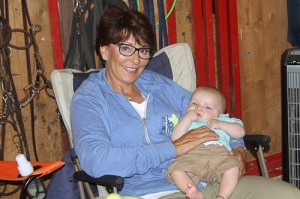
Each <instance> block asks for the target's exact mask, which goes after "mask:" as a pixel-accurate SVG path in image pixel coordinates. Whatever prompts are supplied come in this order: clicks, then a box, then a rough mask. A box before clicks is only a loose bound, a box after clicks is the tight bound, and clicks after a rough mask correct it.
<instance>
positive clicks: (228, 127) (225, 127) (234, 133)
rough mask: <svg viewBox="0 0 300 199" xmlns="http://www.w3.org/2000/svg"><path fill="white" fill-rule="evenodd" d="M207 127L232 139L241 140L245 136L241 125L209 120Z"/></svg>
mask: <svg viewBox="0 0 300 199" xmlns="http://www.w3.org/2000/svg"><path fill="white" fill-rule="evenodd" d="M208 125H209V126H210V127H211V128H214V129H220V130H222V131H224V132H226V133H227V134H228V135H230V136H231V137H233V138H242V137H244V136H245V129H244V127H243V126H242V125H240V124H238V123H236V122H233V123H232V122H225V121H220V120H217V119H211V120H209V121H208Z"/></svg>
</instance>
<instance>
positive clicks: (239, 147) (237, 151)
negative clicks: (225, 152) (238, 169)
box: [229, 138, 247, 173]
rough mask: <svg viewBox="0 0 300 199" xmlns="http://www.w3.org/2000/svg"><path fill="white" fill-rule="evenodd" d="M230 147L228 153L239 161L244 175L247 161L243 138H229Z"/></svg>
mask: <svg viewBox="0 0 300 199" xmlns="http://www.w3.org/2000/svg"><path fill="white" fill-rule="evenodd" d="M229 142H230V147H231V148H232V151H231V152H230V153H229V154H230V155H234V156H236V157H237V158H238V160H239V161H240V164H241V165H242V167H243V168H244V170H243V171H242V173H245V168H246V161H247V148H246V147H245V143H244V140H243V138H239V139H237V138H230V141H229Z"/></svg>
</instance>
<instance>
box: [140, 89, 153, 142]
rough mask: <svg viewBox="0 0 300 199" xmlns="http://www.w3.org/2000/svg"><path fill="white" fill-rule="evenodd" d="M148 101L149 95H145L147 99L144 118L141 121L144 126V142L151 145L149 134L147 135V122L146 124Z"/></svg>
mask: <svg viewBox="0 0 300 199" xmlns="http://www.w3.org/2000/svg"><path fill="white" fill-rule="evenodd" d="M148 99H149V94H148V95H147V99H146V103H145V111H144V117H143V118H141V119H142V122H143V124H144V133H145V138H146V142H147V144H151V140H150V138H149V134H148V128H147V122H146V115H147V105H148Z"/></svg>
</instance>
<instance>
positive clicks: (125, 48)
mask: <svg viewBox="0 0 300 199" xmlns="http://www.w3.org/2000/svg"><path fill="white" fill-rule="evenodd" d="M113 44H115V45H117V46H119V52H120V54H121V55H124V56H127V57H129V56H132V55H133V54H134V53H135V51H138V54H139V57H140V58H141V59H151V58H152V57H153V55H154V53H155V50H154V49H152V48H136V47H134V46H132V45H129V44H123V43H113Z"/></svg>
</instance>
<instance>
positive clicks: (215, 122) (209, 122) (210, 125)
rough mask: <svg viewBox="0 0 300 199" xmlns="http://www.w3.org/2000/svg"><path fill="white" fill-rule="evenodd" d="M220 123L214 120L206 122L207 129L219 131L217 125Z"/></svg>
mask: <svg viewBox="0 0 300 199" xmlns="http://www.w3.org/2000/svg"><path fill="white" fill-rule="evenodd" d="M220 123H221V121H219V120H216V119H211V120H208V121H207V124H208V127H209V128H213V129H220V127H219V124H220Z"/></svg>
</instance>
